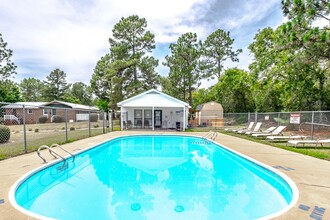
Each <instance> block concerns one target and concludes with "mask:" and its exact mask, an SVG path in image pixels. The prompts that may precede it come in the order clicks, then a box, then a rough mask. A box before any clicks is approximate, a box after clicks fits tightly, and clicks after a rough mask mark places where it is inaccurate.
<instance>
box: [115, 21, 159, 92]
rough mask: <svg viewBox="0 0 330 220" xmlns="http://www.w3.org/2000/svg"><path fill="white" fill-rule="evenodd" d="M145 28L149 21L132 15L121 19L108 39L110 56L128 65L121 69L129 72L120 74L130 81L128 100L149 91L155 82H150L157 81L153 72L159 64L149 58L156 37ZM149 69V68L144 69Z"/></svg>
mask: <svg viewBox="0 0 330 220" xmlns="http://www.w3.org/2000/svg"><path fill="white" fill-rule="evenodd" d="M146 28H147V21H146V19H144V18H139V16H137V15H132V16H129V17H127V18H122V19H121V20H120V21H119V22H118V23H117V24H116V25H115V26H114V28H113V30H112V32H113V34H112V36H113V37H112V38H109V43H110V52H111V54H112V57H113V58H114V61H117V60H118V59H120V60H121V62H123V61H125V62H129V64H127V65H123V63H122V64H121V66H126V69H122V68H121V70H120V71H121V73H122V74H124V75H125V77H124V78H126V80H127V82H125V84H126V86H125V88H126V90H125V91H124V93H126V95H127V97H131V96H133V95H136V94H138V93H140V92H141V91H143V89H144V87H145V85H146V86H147V87H148V86H149V87H150V85H148V84H147V82H149V83H150V82H151V81H153V80H150V79H153V78H154V79H157V77H158V76H157V74H155V70H154V69H155V67H157V65H158V61H157V62H155V61H156V60H155V59H154V58H150V57H148V56H147V54H148V53H150V52H151V51H152V49H154V48H155V39H154V38H155V36H154V34H152V33H151V32H150V31H148V30H147V29H146ZM146 62H147V63H146ZM132 64H133V65H132ZM146 66H148V68H144V69H141V68H143V67H146ZM146 79H149V80H147V81H146ZM156 81H157V80H156ZM151 86H153V85H151ZM125 88H124V89H125Z"/></svg>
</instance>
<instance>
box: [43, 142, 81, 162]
mask: <svg viewBox="0 0 330 220" xmlns="http://www.w3.org/2000/svg"><path fill="white" fill-rule="evenodd" d="M53 147H58V148H60V149H61V150H63V151H65V152H66V153H68V154H70V155H71V157H72V161H74V159H75V155H73V154H72V153H70V152H69V151H67V150H66V149H64V148H63V147H61V145H59V144H52V145H51V146H50V147H48V146H47V145H41V146H40V147H39V148H38V151H37V154H38V156H39V157H40V158H41V159H42V160H43V161H44V163H47V161H46V159H45V158H44V157H43V156H41V153H40V151H41V150H43V149H48V151H49V153H50V155H52V156H53V157H54V158H56V159H57V158H61V159H62V160H63V162H66V158H64V157H62V156H61V155H60V154H59V153H57V152H56V151H55V150H54V149H52V148H53Z"/></svg>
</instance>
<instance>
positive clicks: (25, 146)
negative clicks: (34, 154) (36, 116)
mask: <svg viewBox="0 0 330 220" xmlns="http://www.w3.org/2000/svg"><path fill="white" fill-rule="evenodd" d="M25 114H26V112H25V105H23V127H24V152H25V153H27V143H26V123H25V119H26V115H25Z"/></svg>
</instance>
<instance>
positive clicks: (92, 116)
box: [89, 113, 99, 122]
mask: <svg viewBox="0 0 330 220" xmlns="http://www.w3.org/2000/svg"><path fill="white" fill-rule="evenodd" d="M98 119H99V115H98V114H96V113H91V114H90V115H89V121H90V122H97V120H98Z"/></svg>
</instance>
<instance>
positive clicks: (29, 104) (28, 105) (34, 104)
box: [3, 100, 99, 110]
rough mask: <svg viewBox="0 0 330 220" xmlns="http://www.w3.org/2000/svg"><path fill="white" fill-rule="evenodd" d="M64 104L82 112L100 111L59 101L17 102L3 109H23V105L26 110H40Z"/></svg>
mask: <svg viewBox="0 0 330 220" xmlns="http://www.w3.org/2000/svg"><path fill="white" fill-rule="evenodd" d="M56 103H59V104H62V105H65V106H68V107H69V108H72V109H81V110H99V109H98V108H97V107H95V106H87V105H81V104H75V103H70V102H63V101H57V100H54V101H52V102H16V103H11V104H8V105H5V106H3V108H16V109H19V108H23V105H24V107H25V108H29V109H32V108H33V109H38V108H42V107H46V106H50V107H51V105H52V104H56Z"/></svg>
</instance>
